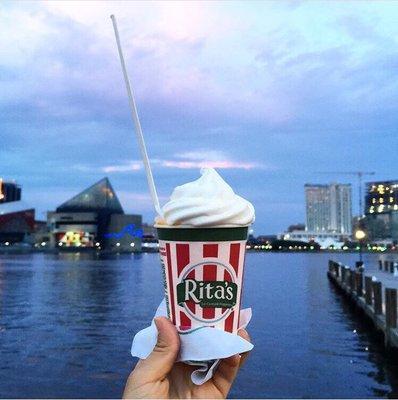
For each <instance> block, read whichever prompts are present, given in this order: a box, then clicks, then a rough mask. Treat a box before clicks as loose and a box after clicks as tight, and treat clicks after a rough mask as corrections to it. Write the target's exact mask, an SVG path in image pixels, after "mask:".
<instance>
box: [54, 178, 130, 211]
mask: <svg viewBox="0 0 398 400" xmlns="http://www.w3.org/2000/svg"><path fill="white" fill-rule="evenodd" d="M85 211H97V212H98V211H107V212H109V213H114V214H124V211H123V208H122V205H121V204H120V201H119V199H118V198H117V196H116V193H115V191H114V190H113V187H112V185H111V183H110V182H109V179H108V178H103V179H101V180H100V181H98V182H97V183H94V185H92V186H90V187H89V188H87V189H85V190H83V191H82V192H81V193H79V194H77V195H76V196H74V197H72V198H71V199H70V200H67V201H66V202H65V203H63V204H61V205H60V206H59V207H58V208H57V212H85Z"/></svg>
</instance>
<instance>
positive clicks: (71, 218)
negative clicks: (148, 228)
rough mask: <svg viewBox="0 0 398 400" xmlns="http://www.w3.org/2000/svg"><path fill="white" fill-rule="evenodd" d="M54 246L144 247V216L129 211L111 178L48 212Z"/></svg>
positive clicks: (64, 247) (133, 248) (136, 249)
mask: <svg viewBox="0 0 398 400" xmlns="http://www.w3.org/2000/svg"><path fill="white" fill-rule="evenodd" d="M47 225H48V229H49V232H50V246H51V247H53V248H58V249H59V250H62V249H70V248H82V249H83V248H93V249H95V248H97V249H101V250H111V251H116V252H119V251H120V252H126V251H128V252H137V251H141V238H142V216H141V215H136V214H126V213H125V212H124V210H123V207H122V205H121V204H120V201H119V199H118V197H117V195H116V192H115V191H114V189H113V187H112V185H111V183H110V181H109V179H108V178H103V179H101V180H100V181H98V182H96V183H95V184H94V185H92V186H90V187H88V188H87V189H85V190H83V191H82V192H80V193H79V194H77V195H76V196H74V197H72V198H71V199H69V200H67V201H65V202H64V203H62V204H61V205H59V206H58V207H57V208H56V210H55V211H50V212H48V213H47Z"/></svg>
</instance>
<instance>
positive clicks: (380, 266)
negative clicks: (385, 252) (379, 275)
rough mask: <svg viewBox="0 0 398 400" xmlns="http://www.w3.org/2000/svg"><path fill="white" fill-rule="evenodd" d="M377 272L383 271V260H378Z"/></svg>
mask: <svg viewBox="0 0 398 400" xmlns="http://www.w3.org/2000/svg"><path fill="white" fill-rule="evenodd" d="M379 270H380V271H383V260H379Z"/></svg>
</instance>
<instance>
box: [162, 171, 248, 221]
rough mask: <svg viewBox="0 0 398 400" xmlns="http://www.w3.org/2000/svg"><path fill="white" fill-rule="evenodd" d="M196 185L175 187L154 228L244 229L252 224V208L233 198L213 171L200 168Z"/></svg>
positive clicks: (236, 197)
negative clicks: (233, 227) (236, 227)
mask: <svg viewBox="0 0 398 400" xmlns="http://www.w3.org/2000/svg"><path fill="white" fill-rule="evenodd" d="M200 173H201V175H202V176H201V177H200V178H199V179H197V180H196V181H193V182H189V183H186V184H185V185H182V186H177V187H176V188H175V189H174V191H173V193H172V195H171V197H170V200H169V201H168V202H167V203H166V204H165V205H164V206H163V208H162V211H163V218H160V217H158V218H157V220H156V224H157V225H168V226H192V227H212V226H247V225H250V224H251V223H252V222H253V221H254V207H253V205H252V204H251V203H250V202H248V201H247V200H245V199H243V198H242V197H240V196H238V195H236V194H235V193H234V191H233V190H232V188H231V187H230V186H229V185H228V184H227V183H226V182H225V181H224V180H223V179H222V178H221V176H220V175H219V174H218V173H217V172H216V171H215V170H214V169H213V168H202V169H201V171H200Z"/></svg>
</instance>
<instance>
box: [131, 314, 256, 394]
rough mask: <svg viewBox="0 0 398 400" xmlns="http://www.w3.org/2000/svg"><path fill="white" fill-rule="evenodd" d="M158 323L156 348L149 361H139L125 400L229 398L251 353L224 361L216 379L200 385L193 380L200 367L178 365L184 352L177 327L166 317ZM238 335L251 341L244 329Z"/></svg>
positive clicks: (220, 365)
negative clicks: (192, 377) (241, 368)
mask: <svg viewBox="0 0 398 400" xmlns="http://www.w3.org/2000/svg"><path fill="white" fill-rule="evenodd" d="M155 324H156V327H157V329H158V341H157V343H156V346H155V348H154V349H153V351H152V353H151V354H150V355H149V356H148V357H147V358H146V359H145V360H139V361H138V363H137V365H136V367H135V368H134V370H133V372H132V373H131V374H130V376H129V378H128V380H127V383H126V387H125V389H124V394H123V398H129V399H133V398H158V399H169V398H170V399H171V398H173V399H177V398H178V399H182V398H184V399H187V398H206V399H216V398H218V399H222V398H226V397H227V395H228V392H229V390H230V389H231V385H232V383H233V381H234V379H235V377H236V374H237V373H238V370H239V367H240V366H241V365H242V364H243V362H244V361H245V359H246V358H247V356H248V353H243V354H242V355H239V354H236V355H234V356H232V357H229V358H224V359H223V360H221V362H220V364H219V365H218V367H217V369H216V370H215V372H214V374H213V377H212V378H211V379H210V380H208V381H207V382H206V383H204V384H203V385H200V386H198V385H195V384H194V383H193V382H192V381H191V373H192V372H193V371H194V370H195V369H196V368H197V367H194V366H192V365H187V364H184V363H182V362H177V363H176V362H175V361H176V359H177V356H178V352H179V350H180V337H179V335H178V333H177V329H176V328H175V326H174V325H173V324H172V323H171V322H170V320H168V319H167V318H164V317H159V318H156V319H155ZM238 334H239V335H240V336H241V337H243V338H244V339H246V340H248V341H250V338H249V335H248V333H247V332H246V331H245V330H244V329H242V330H240V331H239V333H238Z"/></svg>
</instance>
